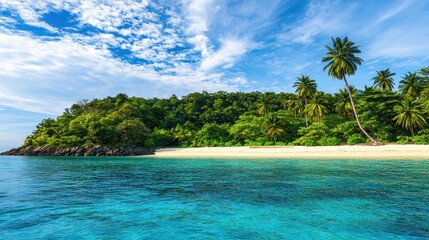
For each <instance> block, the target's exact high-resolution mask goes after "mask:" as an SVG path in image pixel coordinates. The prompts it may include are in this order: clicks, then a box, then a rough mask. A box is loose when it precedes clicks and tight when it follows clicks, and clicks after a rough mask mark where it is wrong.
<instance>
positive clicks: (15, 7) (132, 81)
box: [0, 0, 429, 151]
mask: <svg viewBox="0 0 429 240" xmlns="http://www.w3.org/2000/svg"><path fill="white" fill-rule="evenodd" d="M428 23H429V1H426V0H425V1H420V0H399V1H395V0H381V1H373V0H366V1H365V0H359V1H358V0H344V1H340V0H317V1H316V0H315V1H303V0H283V1H280V0H270V1H264V0H247V1H239V0H178V1H167V0H160V1H149V0H134V1H131V0H124V1H115V0H99V1H93V0H38V1H34V0H14V1H10V0H0V63H1V64H0V65H1V67H0V92H1V94H0V151H1V150H5V149H6V148H10V147H14V146H18V145H20V144H21V143H22V141H23V140H24V138H25V136H26V135H28V134H30V133H31V132H32V131H33V130H34V128H35V126H36V125H37V124H38V123H39V122H40V120H42V119H43V118H46V117H56V116H57V115H59V114H61V113H62V112H63V110H64V108H66V107H69V106H70V105H71V104H72V103H74V102H76V101H78V100H80V99H92V98H104V97H106V96H114V95H116V94H117V93H120V92H123V93H126V94H128V95H130V96H139V97H145V98H150V97H168V96H170V95H171V94H173V93H174V94H176V95H178V96H183V95H185V94H187V93H190V92H194V91H202V90H206V91H209V92H214V91H218V90H222V91H246V92H248V91H275V92H281V91H284V92H292V91H293V88H292V85H293V82H294V81H295V79H296V77H297V76H298V75H300V74H307V75H309V76H311V77H312V78H314V79H315V80H317V82H318V85H319V90H322V91H325V92H331V93H333V92H336V91H338V89H339V88H341V87H342V86H343V85H342V83H341V82H340V81H337V80H333V79H331V78H329V77H328V76H327V74H326V72H323V71H322V68H323V64H322V63H321V62H320V59H321V58H322V56H323V55H324V54H325V52H326V50H325V48H324V45H325V44H330V41H331V40H330V37H336V36H341V37H343V36H349V38H350V39H351V40H352V41H354V42H356V43H357V44H358V45H360V46H361V50H362V54H361V55H360V57H361V58H363V59H364V61H365V62H364V63H363V65H362V66H360V67H359V69H358V72H357V74H356V75H355V76H353V77H351V78H350V82H351V84H354V85H356V86H357V87H358V88H363V87H364V86H365V85H371V84H372V83H371V78H372V77H373V76H374V74H375V71H376V70H380V69H383V68H388V67H389V68H390V69H391V71H393V72H395V73H397V75H396V76H395V77H396V79H395V80H396V82H397V83H398V82H399V80H400V78H401V77H402V76H403V75H404V74H405V73H406V72H408V71H415V70H417V69H420V68H422V67H425V66H428V65H429V44H428V43H429V27H428V26H427V24H428Z"/></svg>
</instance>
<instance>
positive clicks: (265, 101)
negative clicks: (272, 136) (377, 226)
mask: <svg viewBox="0 0 429 240" xmlns="http://www.w3.org/2000/svg"><path fill="white" fill-rule="evenodd" d="M271 105H272V98H271V95H270V94H268V93H265V94H263V95H262V96H261V97H260V98H259V100H258V102H256V107H257V108H258V113H259V115H261V116H267V114H268V113H269V112H271Z"/></svg>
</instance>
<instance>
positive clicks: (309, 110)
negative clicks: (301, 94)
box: [304, 92, 328, 122]
mask: <svg viewBox="0 0 429 240" xmlns="http://www.w3.org/2000/svg"><path fill="white" fill-rule="evenodd" d="M326 103H327V102H326V99H325V98H324V95H323V94H322V93H321V92H317V93H315V94H314V95H313V97H312V98H311V100H310V103H308V104H307V105H306V106H305V110H304V111H305V113H306V114H307V115H308V116H309V117H311V118H313V119H314V121H316V122H320V119H321V118H322V117H323V116H324V115H325V114H326V113H327V112H328V109H327V108H326V106H325V105H326Z"/></svg>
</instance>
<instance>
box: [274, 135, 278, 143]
mask: <svg viewBox="0 0 429 240" xmlns="http://www.w3.org/2000/svg"><path fill="white" fill-rule="evenodd" d="M276 144H277V137H276V135H274V145H276Z"/></svg>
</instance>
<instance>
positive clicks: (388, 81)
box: [372, 68, 396, 91]
mask: <svg viewBox="0 0 429 240" xmlns="http://www.w3.org/2000/svg"><path fill="white" fill-rule="evenodd" d="M394 75H396V73H392V72H390V70H389V69H388V68H387V69H384V70H380V71H377V76H375V77H373V78H372V79H373V80H374V85H373V88H375V89H380V90H383V91H392V90H393V87H394V86H395V82H394V80H393V78H392V77H393V76H394Z"/></svg>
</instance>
